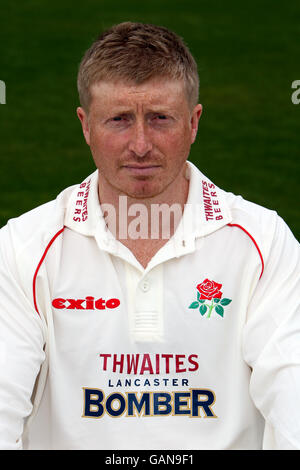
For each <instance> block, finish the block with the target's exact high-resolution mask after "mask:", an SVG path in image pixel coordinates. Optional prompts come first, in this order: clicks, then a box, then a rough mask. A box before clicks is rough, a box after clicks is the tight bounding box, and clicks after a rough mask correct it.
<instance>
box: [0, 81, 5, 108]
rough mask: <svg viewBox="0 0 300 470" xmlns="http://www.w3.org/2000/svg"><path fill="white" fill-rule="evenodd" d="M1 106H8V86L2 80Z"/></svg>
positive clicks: (0, 85)
mask: <svg viewBox="0 0 300 470" xmlns="http://www.w3.org/2000/svg"><path fill="white" fill-rule="evenodd" d="M0 104H6V86H5V82H3V81H2V80H0Z"/></svg>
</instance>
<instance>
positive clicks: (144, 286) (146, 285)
mask: <svg viewBox="0 0 300 470" xmlns="http://www.w3.org/2000/svg"><path fill="white" fill-rule="evenodd" d="M140 288H141V289H142V291H143V292H148V290H149V289H150V282H149V281H146V280H145V281H142V282H141V284H140Z"/></svg>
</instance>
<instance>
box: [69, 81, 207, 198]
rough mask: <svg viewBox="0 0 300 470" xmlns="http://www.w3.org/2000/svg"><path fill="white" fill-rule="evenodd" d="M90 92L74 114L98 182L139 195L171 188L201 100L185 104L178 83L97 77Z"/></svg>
mask: <svg viewBox="0 0 300 470" xmlns="http://www.w3.org/2000/svg"><path fill="white" fill-rule="evenodd" d="M91 96H92V99H91V104H90V109H89V112H88V113H86V112H85V111H84V110H83V109H82V108H78V109H77V114H78V117H79V119H80V121H81V123H82V127H83V132H84V136H85V139H86V142H87V144H88V145H89V146H90V149H91V152H92V155H93V158H94V161H95V164H96V166H97V168H98V169H99V171H100V174H101V181H102V183H101V184H104V185H105V186H106V189H108V190H110V191H113V192H114V194H118V195H121V194H126V195H127V196H130V197H132V198H142V199H145V198H151V197H155V196H157V195H159V194H161V193H163V192H164V191H170V190H172V189H173V191H176V188H177V187H178V184H179V182H180V180H181V179H182V178H183V177H184V169H185V162H186V160H187V158H188V155H189V152H190V147H191V144H192V143H193V142H194V140H195V138H196V133H197V128H198V121H199V118H200V115H201V111H202V107H201V105H197V106H196V107H195V108H194V109H193V110H191V109H190V107H189V105H188V102H187V98H186V94H185V90H184V86H183V83H182V82H181V81H171V80H169V79H166V78H160V79H158V78H157V79H152V80H149V81H148V82H146V83H143V84H141V85H134V84H127V83H124V82H121V81H118V82H115V83H111V82H100V83H98V84H96V85H94V86H93V87H92V89H91ZM100 193H101V191H100Z"/></svg>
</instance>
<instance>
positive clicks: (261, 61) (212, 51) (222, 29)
mask: <svg viewBox="0 0 300 470" xmlns="http://www.w3.org/2000/svg"><path fill="white" fill-rule="evenodd" d="M121 21H140V22H148V23H155V24H159V25H163V26H166V27H169V28H170V29H173V30H174V31H176V32H177V33H178V34H179V35H180V36H182V37H183V38H184V39H185V41H186V43H187V44H188V46H189V47H190V49H191V51H192V53H193V54H194V56H195V58H196V60H197V63H198V66H199V74H200V102H201V103H202V104H203V106H204V112H203V115H202V118H201V121H200V128H199V135H198V140H197V142H196V143H195V144H194V145H193V147H192V153H191V156H190V160H191V161H193V162H194V163H196V164H197V165H198V166H199V168H200V169H201V171H202V172H203V173H204V174H206V175H207V176H208V177H209V178H210V179H212V180H213V181H214V182H215V183H216V184H217V185H218V186H220V187H222V188H223V189H225V190H227V191H231V192H233V193H235V194H241V195H243V197H244V198H246V199H249V200H251V201H253V202H256V203H258V204H261V205H263V206H265V207H268V208H271V209H275V210H276V211H277V212H278V213H279V215H281V216H282V217H283V218H284V219H285V220H286V222H287V223H288V225H289V226H290V228H291V229H292V231H293V232H294V234H295V236H296V237H297V238H298V239H300V217H299V199H298V197H299V177H300V162H299V147H300V132H299V124H300V104H299V105H295V104H293V103H292V100H291V95H292V93H293V91H295V90H293V89H292V88H291V84H292V82H293V81H294V80H300V2H299V0H298V1H294V0H289V1H288V2H279V1H276V0H273V1H268V0H267V1H263V0H252V1H251V2H240V1H237V0H233V1H230V0H229V1H227V2H221V1H216V0H210V1H201V0H198V1H192V0H186V1H178V0H171V1H170V0H166V1H162V0H161V1H157V0H152V1H151V2H148V3H145V2H142V1H140V0H139V1H136V0H134V1H128V2H124V1H120V0H115V1H108V0H102V1H96V0H85V1H84V2H74V1H71V0H59V1H58V0H51V1H50V0H44V1H43V0H27V1H26V2H22V1H21V0H19V1H15V0H10V1H9V2H6V3H5V5H4V4H3V5H2V6H1V15H0V80H3V81H4V82H5V83H6V104H5V105H0V158H1V172H0V188H1V190H0V191H1V198H0V226H2V225H4V224H5V223H6V221H7V220H8V219H9V218H11V217H15V216H17V215H19V214H21V213H23V212H25V211H27V210H30V209H32V208H33V207H35V206H37V205H39V204H42V203H44V202H46V201H48V200H50V199H53V198H55V197H56V195H57V194H58V193H59V192H60V191H61V190H62V189H64V188H65V187H67V186H70V185H72V184H75V183H77V182H80V181H81V180H82V179H83V178H84V177H85V176H87V175H88V174H89V173H91V172H92V171H94V164H93V162H92V158H91V156H90V152H89V148H88V146H87V145H86V144H85V142H84V140H83V136H82V132H81V127H80V123H79V120H78V118H77V116H76V112H75V110H76V107H77V106H78V98H77V90H76V75H77V69H78V64H79V62H80V59H81V57H82V55H83V53H84V51H85V50H86V49H87V48H88V47H89V46H90V44H91V42H92V41H93V40H94V39H96V37H97V36H98V34H99V33H100V32H101V31H102V30H103V29H106V28H108V27H110V26H111V25H112V24H115V23H118V22H121Z"/></svg>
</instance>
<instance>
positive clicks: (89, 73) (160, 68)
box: [77, 22, 199, 111]
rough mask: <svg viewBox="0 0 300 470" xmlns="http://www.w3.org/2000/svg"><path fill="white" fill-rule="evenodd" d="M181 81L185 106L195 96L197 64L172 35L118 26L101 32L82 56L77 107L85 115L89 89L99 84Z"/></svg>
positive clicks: (141, 27)
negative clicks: (162, 78) (162, 79)
mask: <svg viewBox="0 0 300 470" xmlns="http://www.w3.org/2000/svg"><path fill="white" fill-rule="evenodd" d="M156 77H166V78H169V79H176V80H183V83H184V85H185V91H186V95H187V100H188V103H189V105H190V106H191V108H192V107H194V106H196V104H197V102H198V93H199V78H198V71H197V64H196V62H195V59H194V58H193V56H192V54H191V53H190V51H189V49H188V47H187V46H186V45H185V43H184V42H183V40H182V39H181V38H180V37H179V36H178V35H177V34H175V33H174V32H172V31H169V30H168V29H167V28H165V27H162V26H155V25H152V24H143V23H132V22H125V23H120V24H117V25H115V26H113V27H112V28H110V29H108V30H107V31H104V32H103V33H102V34H101V35H100V36H99V37H98V39H97V40H96V41H95V42H94V43H93V44H92V45H91V47H90V48H89V49H88V50H87V51H86V52H85V54H84V56H83V58H82V60H81V63H80V66H79V71H78V77H77V87H78V93H79V99H80V104H81V106H82V107H83V108H84V109H85V110H86V111H88V109H89V105H90V101H91V93H90V90H91V86H92V85H93V84H95V83H97V82H99V81H101V80H104V81H110V80H111V81H116V80H122V81H128V82H129V83H135V84H137V85H138V84H141V83H143V82H145V81H147V80H149V79H151V78H156Z"/></svg>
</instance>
